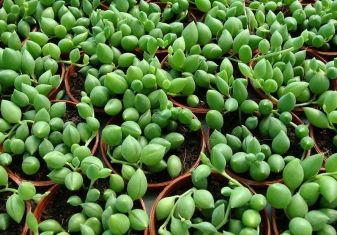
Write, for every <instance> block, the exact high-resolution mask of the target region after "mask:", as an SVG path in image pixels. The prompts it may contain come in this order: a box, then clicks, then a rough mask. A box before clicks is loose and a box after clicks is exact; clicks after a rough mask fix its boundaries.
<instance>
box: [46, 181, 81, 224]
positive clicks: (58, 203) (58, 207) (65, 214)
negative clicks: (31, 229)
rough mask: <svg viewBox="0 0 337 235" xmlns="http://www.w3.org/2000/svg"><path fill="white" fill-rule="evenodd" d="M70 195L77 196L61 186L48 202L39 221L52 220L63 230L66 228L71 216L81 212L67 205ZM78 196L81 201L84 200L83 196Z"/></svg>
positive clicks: (77, 208)
mask: <svg viewBox="0 0 337 235" xmlns="http://www.w3.org/2000/svg"><path fill="white" fill-rule="evenodd" d="M72 195H78V192H73V193H72V192H70V191H69V190H67V189H66V188H64V187H63V186H61V187H59V189H58V190H57V192H56V194H55V197H54V198H53V199H52V200H51V201H50V203H49V204H48V205H47V207H46V209H45V210H44V211H43V213H42V216H41V220H40V221H44V220H47V219H54V220H56V221H58V222H59V223H60V224H61V225H62V227H63V228H67V226H68V221H69V219H70V217H71V216H72V215H73V214H75V213H78V212H81V211H82V208H81V207H80V206H71V205H69V204H68V203H67V200H68V198H69V197H70V196H72ZM78 196H80V197H81V198H82V199H83V198H84V196H83V195H78Z"/></svg>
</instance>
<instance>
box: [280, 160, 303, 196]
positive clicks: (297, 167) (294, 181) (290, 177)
mask: <svg viewBox="0 0 337 235" xmlns="http://www.w3.org/2000/svg"><path fill="white" fill-rule="evenodd" d="M282 176H283V181H284V184H285V185H287V187H288V188H289V189H290V190H292V191H293V190H295V189H296V188H298V187H299V186H300V185H301V184H302V182H303V179H304V171H303V167H302V165H301V160H299V159H297V158H296V159H294V160H291V161H290V162H289V163H288V164H287V165H286V166H285V168H284V170H283V174H282Z"/></svg>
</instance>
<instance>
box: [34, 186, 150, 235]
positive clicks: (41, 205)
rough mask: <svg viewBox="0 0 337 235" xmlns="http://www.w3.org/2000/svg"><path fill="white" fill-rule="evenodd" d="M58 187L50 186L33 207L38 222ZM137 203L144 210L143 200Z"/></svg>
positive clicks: (145, 231) (145, 234)
mask: <svg viewBox="0 0 337 235" xmlns="http://www.w3.org/2000/svg"><path fill="white" fill-rule="evenodd" d="M60 187H61V186H60V185H54V186H52V187H51V188H50V189H49V191H50V193H49V194H48V195H47V196H46V197H44V198H42V200H41V201H40V202H39V203H38V204H37V206H36V207H35V210H34V212H33V213H34V215H35V217H36V219H37V221H38V222H40V220H41V217H42V213H43V211H44V210H45V209H46V208H47V206H48V205H49V204H50V202H51V201H52V200H54V197H55V195H56V193H57V191H58V190H59V188H60ZM139 203H140V206H141V209H143V210H144V211H146V206H145V203H144V200H143V199H139ZM143 234H144V235H147V234H148V228H147V229H145V230H144V233H143ZM30 235H33V233H32V232H31V231H30Z"/></svg>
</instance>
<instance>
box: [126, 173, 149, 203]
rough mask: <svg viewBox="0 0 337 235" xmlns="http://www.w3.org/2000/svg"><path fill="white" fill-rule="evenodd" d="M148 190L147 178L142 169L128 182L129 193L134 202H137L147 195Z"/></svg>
mask: <svg viewBox="0 0 337 235" xmlns="http://www.w3.org/2000/svg"><path fill="white" fill-rule="evenodd" d="M146 190H147V179H146V176H145V174H144V172H143V171H142V170H141V169H138V170H136V172H135V173H134V174H133V176H132V177H131V179H130V180H129V182H128V186H127V192H128V194H129V196H130V197H131V198H132V199H133V200H137V199H139V198H141V197H143V196H144V195H145V193H146Z"/></svg>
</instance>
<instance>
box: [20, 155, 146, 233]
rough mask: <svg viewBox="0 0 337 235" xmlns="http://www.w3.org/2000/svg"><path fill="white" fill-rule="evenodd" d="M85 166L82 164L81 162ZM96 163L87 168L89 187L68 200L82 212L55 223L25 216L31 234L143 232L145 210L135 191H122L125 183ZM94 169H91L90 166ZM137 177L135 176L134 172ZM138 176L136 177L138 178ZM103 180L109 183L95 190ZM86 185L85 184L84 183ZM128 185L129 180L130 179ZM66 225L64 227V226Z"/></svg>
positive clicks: (51, 220)
mask: <svg viewBox="0 0 337 235" xmlns="http://www.w3.org/2000/svg"><path fill="white" fill-rule="evenodd" d="M82 164H85V163H82ZM99 164H101V163H98V162H96V165H94V164H92V165H91V166H89V167H88V169H87V173H86V176H87V178H86V180H87V179H88V180H89V182H90V184H88V185H84V186H83V188H82V189H81V191H82V192H83V194H84V195H85V197H83V198H81V197H80V196H78V194H74V195H71V196H69V198H67V205H66V206H69V207H79V208H81V210H80V211H81V212H78V213H75V214H72V215H70V216H69V218H64V219H65V220H66V222H67V224H65V225H64V227H63V226H62V223H65V222H64V221H57V220H55V219H53V218H50V219H46V220H43V221H41V222H40V223H37V221H36V219H35V217H34V216H31V215H28V216H27V224H28V226H29V228H30V229H31V230H32V231H33V232H34V234H39V233H38V232H39V231H40V232H42V233H41V234H55V233H57V234H69V233H78V232H81V234H120V235H122V234H125V233H128V232H130V231H133V232H137V231H138V232H139V231H143V230H144V229H146V228H147V226H148V216H147V214H146V211H144V210H143V209H142V208H140V207H139V205H137V201H136V200H137V199H139V195H137V193H138V189H137V188H136V187H134V185H132V183H129V184H128V185H127V190H128V193H124V192H125V183H124V181H123V179H122V178H121V177H120V176H119V175H115V174H110V172H111V170H109V169H107V168H103V167H101V168H100V169H99V168H97V167H98V165H99ZM93 166H94V167H93ZM135 175H137V173H135ZM138 176H139V175H138ZM104 181H107V182H109V186H110V187H108V188H106V189H104V191H102V190H100V189H98V188H96V186H99V185H100V184H104ZM86 182H88V181H86ZM130 182H131V180H130ZM65 226H66V227H65Z"/></svg>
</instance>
